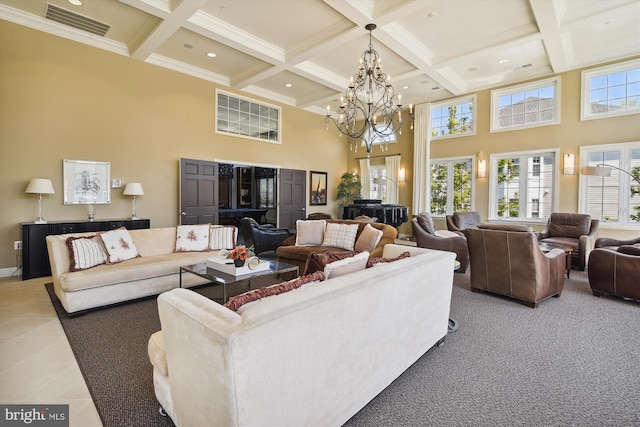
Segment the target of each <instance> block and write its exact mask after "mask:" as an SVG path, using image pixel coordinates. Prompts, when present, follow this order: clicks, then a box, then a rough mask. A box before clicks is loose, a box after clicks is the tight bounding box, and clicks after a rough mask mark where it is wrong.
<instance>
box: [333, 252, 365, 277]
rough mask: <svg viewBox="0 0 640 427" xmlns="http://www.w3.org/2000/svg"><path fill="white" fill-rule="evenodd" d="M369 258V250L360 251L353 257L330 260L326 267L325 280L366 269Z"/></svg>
mask: <svg viewBox="0 0 640 427" xmlns="http://www.w3.org/2000/svg"><path fill="white" fill-rule="evenodd" d="M368 259H369V252H360V253H359V254H357V255H354V256H352V257H349V258H344V259H341V260H338V261H334V262H330V263H329V264H327V265H325V267H324V276H325V280H329V279H331V278H334V277H338V276H342V275H345V274H349V273H353V272H356V271H360V270H364V269H365V268H366V267H367V260H368Z"/></svg>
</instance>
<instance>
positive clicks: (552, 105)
mask: <svg viewBox="0 0 640 427" xmlns="http://www.w3.org/2000/svg"><path fill="white" fill-rule="evenodd" d="M558 123H560V77H553V78H551V79H546V80H540V81H537V82H533V83H528V84H523V85H517V86H511V87H508V88H505V89H498V90H492V91H491V132H500V131H505V130H514V129H523V128H530V127H537V126H548V125H556V124H558Z"/></svg>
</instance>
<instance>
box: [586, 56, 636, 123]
mask: <svg viewBox="0 0 640 427" xmlns="http://www.w3.org/2000/svg"><path fill="white" fill-rule="evenodd" d="M633 68H640V59H633V60H631V61H626V62H621V63H619V64H614V65H605V66H603V67H598V68H592V69H590V70H583V71H582V73H581V75H582V82H581V95H580V98H581V99H580V101H581V102H580V120H581V121H584V120H597V119H607V118H609V117H618V116H628V115H631V114H640V108H637V109H635V110H622V111H613V112H607V113H601V114H593V113H592V112H591V96H590V94H589V92H590V90H591V85H590V84H589V83H590V81H591V79H592V78H593V77H599V76H602V75H605V74H613V73H618V72H620V71H628V70H631V69H633Z"/></svg>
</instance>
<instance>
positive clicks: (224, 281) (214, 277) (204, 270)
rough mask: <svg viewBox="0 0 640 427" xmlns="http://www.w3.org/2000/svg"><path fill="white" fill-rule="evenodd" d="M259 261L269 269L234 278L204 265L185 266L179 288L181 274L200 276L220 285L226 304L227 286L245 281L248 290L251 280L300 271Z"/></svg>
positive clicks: (292, 266) (295, 267) (271, 261)
mask: <svg viewBox="0 0 640 427" xmlns="http://www.w3.org/2000/svg"><path fill="white" fill-rule="evenodd" d="M260 261H266V262H268V263H269V269H267V270H260V271H255V272H252V273H248V274H242V275H239V276H234V275H232V274H226V273H223V272H221V271H218V270H214V269H213V268H210V267H207V264H206V263H200V264H193V265H185V266H183V267H180V287H182V274H183V273H189V274H195V275H196V276H200V277H202V278H203V279H207V280H209V282H210V283H209V285H222V299H223V303H225V302H227V285H231V284H233V283H237V282H241V281H243V280H247V281H248V282H249V283H248V286H247V287H248V290H250V289H251V279H253V278H256V277H260V276H269V275H280V274H283V273H290V272H295V273H296V275H299V274H300V269H299V268H298V266H297V265H293V264H287V263H284V262H280V261H274V260H266V259H261V260H260Z"/></svg>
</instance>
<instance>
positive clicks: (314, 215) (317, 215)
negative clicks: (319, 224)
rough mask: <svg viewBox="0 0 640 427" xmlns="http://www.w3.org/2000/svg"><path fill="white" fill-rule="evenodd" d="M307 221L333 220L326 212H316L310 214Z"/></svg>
mask: <svg viewBox="0 0 640 427" xmlns="http://www.w3.org/2000/svg"><path fill="white" fill-rule="evenodd" d="M307 219H331V215H329V214H327V213H324V212H314V213H310V214H309V215H308V216H307Z"/></svg>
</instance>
